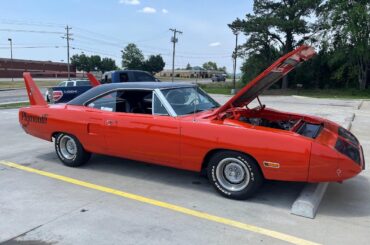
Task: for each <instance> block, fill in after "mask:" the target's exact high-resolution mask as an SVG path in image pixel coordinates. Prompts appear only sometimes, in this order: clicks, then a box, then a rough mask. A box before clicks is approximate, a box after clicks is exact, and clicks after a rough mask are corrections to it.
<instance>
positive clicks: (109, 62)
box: [100, 58, 118, 73]
mask: <svg viewBox="0 0 370 245" xmlns="http://www.w3.org/2000/svg"><path fill="white" fill-rule="evenodd" d="M117 68H118V67H117V66H116V62H115V61H114V60H113V59H111V58H103V59H102V60H101V63H100V70H101V72H103V73H104V72H106V71H112V70H117Z"/></svg>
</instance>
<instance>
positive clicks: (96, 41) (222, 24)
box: [0, 0, 252, 72]
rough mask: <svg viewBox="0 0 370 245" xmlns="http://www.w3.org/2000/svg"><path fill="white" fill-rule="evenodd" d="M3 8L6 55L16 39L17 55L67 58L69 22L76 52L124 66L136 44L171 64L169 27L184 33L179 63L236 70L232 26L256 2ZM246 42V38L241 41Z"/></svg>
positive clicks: (93, 2)
mask: <svg viewBox="0 0 370 245" xmlns="http://www.w3.org/2000/svg"><path fill="white" fill-rule="evenodd" d="M1 9H2V11H1V12H2V13H1V16H0V57H9V56H10V50H9V48H8V47H9V42H8V41H7V39H8V38H12V39H13V45H14V49H13V55H14V58H20V59H36V60H52V61H61V60H63V61H66V59H67V58H66V48H65V47H64V46H65V45H66V44H65V40H64V39H62V38H61V36H62V34H58V32H64V31H65V30H64V26H65V25H67V24H68V25H70V26H71V27H72V31H71V32H72V33H73V38H74V40H73V41H71V46H72V47H74V49H72V50H71V54H75V53H81V51H82V50H84V53H86V54H89V55H91V54H98V55H101V56H102V57H110V58H114V59H115V60H116V61H117V64H118V65H119V66H120V65H121V59H120V50H121V49H123V48H124V46H126V45H127V43H129V42H134V43H136V44H137V45H138V47H139V48H140V49H141V50H142V51H143V53H144V55H146V56H148V55H150V54H162V56H163V58H164V60H165V62H166V68H170V67H171V62H172V61H171V55H172V43H170V37H171V35H172V33H171V32H170V31H169V30H168V29H169V28H177V29H179V30H181V31H183V34H182V35H180V36H179V42H178V43H177V46H176V50H177V57H176V67H185V66H186V64H187V63H188V62H189V63H190V64H191V65H192V66H195V65H202V64H203V63H204V62H206V61H209V60H212V61H215V62H217V64H218V65H219V66H226V67H227V68H228V71H229V72H231V71H232V59H231V53H232V51H233V48H234V45H235V36H234V35H233V34H232V32H231V31H230V29H229V28H228V27H227V24H228V23H231V22H232V21H233V20H234V19H235V18H237V17H239V18H243V17H244V16H245V14H246V13H247V12H251V11H252V1H251V0H250V1H241V0H228V1H227V0H207V1H206V0H198V1H195V0H194V1H186V0H178V1H175V0H172V1H171V0H105V1H103V0H100V1H98V0H90V1H88V0H62V1H50V0H32V1H28V0H1ZM9 29H11V30H13V31H11V32H10V31H8V30H9ZM14 30H30V31H31V30H32V31H46V32H57V33H42V34H40V33H32V32H27V33H23V32H14ZM243 40H244V37H241V38H240V42H243ZM56 46H57V47H58V48H56ZM22 47H35V48H22ZM238 63H239V65H238V66H240V64H241V62H240V61H238Z"/></svg>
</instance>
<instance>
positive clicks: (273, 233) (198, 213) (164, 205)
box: [0, 161, 318, 245]
mask: <svg viewBox="0 0 370 245" xmlns="http://www.w3.org/2000/svg"><path fill="white" fill-rule="evenodd" d="M0 164H2V165H5V166H8V167H11V168H16V169H19V170H23V171H27V172H31V173H35V174H39V175H43V176H46V177H49V178H52V179H57V180H61V181H64V182H67V183H71V184H74V185H78V186H83V187H86V188H90V189H94V190H98V191H102V192H105V193H110V194H113V195H117V196H121V197H125V198H128V199H131V200H135V201H139V202H143V203H147V204H151V205H155V206H158V207H162V208H166V209H170V210H172V211H176V212H179V213H183V214H187V215H191V216H195V217H198V218H201V219H205V220H209V221H213V222H216V223H221V224H224V225H228V226H231V227H236V228H239V229H242V230H247V231H251V232H254V233H258V234H262V235H265V236H269V237H273V238H276V239H279V240H282V241H286V242H289V243H292V244H299V245H318V243H315V242H311V241H308V240H304V239H301V238H298V237H295V236H291V235H288V234H284V233H281V232H277V231H273V230H269V229H266V228H262V227H258V226H254V225H250V224H246V223H242V222H238V221H235V220H231V219H227V218H222V217H219V216H216V215H212V214H208V213H204V212H201V211H196V210H193V209H189V208H184V207H181V206H177V205H174V204H171V203H167V202H162V201H158V200H154V199H151V198H147V197H144V196H140V195H135V194H132V193H128V192H124V191H120V190H117V189H113V188H109V187H105V186H101V185H96V184H92V183H89V182H85V181H81V180H77V179H73V178H70V177H66V176H63V175H59V174H54V173H50V172H46V171H42V170H37V169H34V168H30V167H25V166H22V165H20V164H17V163H13V162H8V161H0Z"/></svg>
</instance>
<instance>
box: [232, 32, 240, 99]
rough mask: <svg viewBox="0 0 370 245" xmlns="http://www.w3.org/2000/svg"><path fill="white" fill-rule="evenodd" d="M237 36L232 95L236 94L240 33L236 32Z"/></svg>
mask: <svg viewBox="0 0 370 245" xmlns="http://www.w3.org/2000/svg"><path fill="white" fill-rule="evenodd" d="M234 35H235V50H234V53H233V58H234V67H233V68H234V76H233V89H232V90H231V94H236V59H237V57H238V35H239V32H238V31H234Z"/></svg>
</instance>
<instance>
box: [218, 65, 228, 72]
mask: <svg viewBox="0 0 370 245" xmlns="http://www.w3.org/2000/svg"><path fill="white" fill-rule="evenodd" d="M217 70H219V71H223V72H225V73H226V66H222V67H218V69H217Z"/></svg>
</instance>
